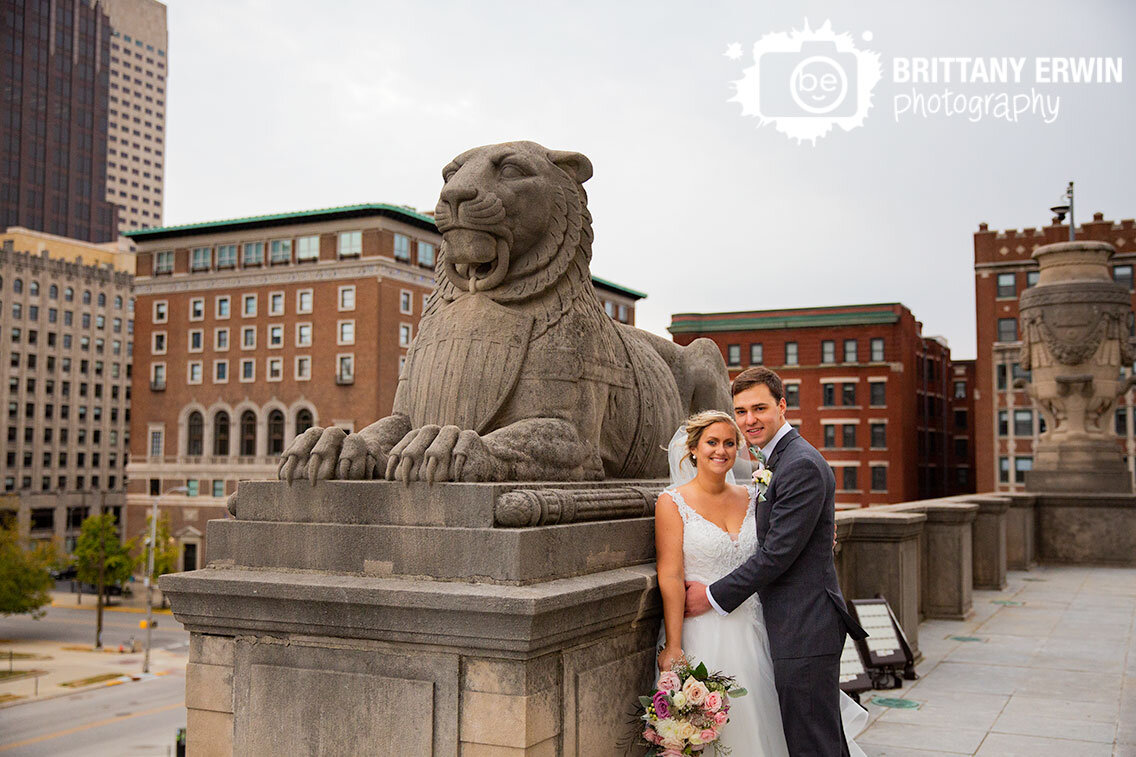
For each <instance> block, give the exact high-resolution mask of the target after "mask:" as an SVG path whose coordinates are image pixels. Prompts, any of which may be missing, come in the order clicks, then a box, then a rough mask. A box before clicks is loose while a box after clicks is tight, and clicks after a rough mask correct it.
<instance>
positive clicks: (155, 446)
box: [150, 428, 162, 458]
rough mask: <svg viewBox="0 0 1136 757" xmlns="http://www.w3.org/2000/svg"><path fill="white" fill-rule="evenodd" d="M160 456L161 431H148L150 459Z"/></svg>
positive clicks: (156, 429)
mask: <svg viewBox="0 0 1136 757" xmlns="http://www.w3.org/2000/svg"><path fill="white" fill-rule="evenodd" d="M161 456H162V430H161V429H158V428H155V429H150V457H152V458H153V457H161Z"/></svg>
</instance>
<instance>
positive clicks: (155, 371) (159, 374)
mask: <svg viewBox="0 0 1136 757" xmlns="http://www.w3.org/2000/svg"><path fill="white" fill-rule="evenodd" d="M64 360H65V361H66V358H64ZM63 385H64V386H63V388H64V393H63V396H64V397H66V396H67V391H66V390H67V382H66V381H64V382H63ZM150 388H151V389H153V390H155V391H161V390H163V389H165V388H166V364H165V363H151V364H150ZM63 407H67V406H66V405H64V406H63ZM63 417H65V418H66V417H67V416H63Z"/></svg>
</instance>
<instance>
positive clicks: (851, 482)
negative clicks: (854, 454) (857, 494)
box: [841, 465, 857, 491]
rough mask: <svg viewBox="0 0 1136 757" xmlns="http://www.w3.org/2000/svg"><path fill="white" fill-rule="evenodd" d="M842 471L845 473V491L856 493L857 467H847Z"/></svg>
mask: <svg viewBox="0 0 1136 757" xmlns="http://www.w3.org/2000/svg"><path fill="white" fill-rule="evenodd" d="M841 471H842V472H843V474H842V475H841V479H842V480H841V483H842V484H843V487H842V488H843V489H844V490H845V491H855V490H856V489H857V486H856V466H854V465H846V466H844V467H843V468H842V469H841Z"/></svg>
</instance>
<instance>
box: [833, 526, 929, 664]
mask: <svg viewBox="0 0 1136 757" xmlns="http://www.w3.org/2000/svg"><path fill="white" fill-rule="evenodd" d="M837 518H838V522H839V521H844V520H850V521H851V522H852V530H851V533H849V534H848V535H847V537H844V538H843V539H842V540H841V544H840V547H841V549H840V553H841V554H840V562H841V566H840V567H841V571H840V573H839V578H840V581H841V589H842V590H843V592H844V596H845V597H846V598H847V599H850V600H851V599H867V598H870V597H875V596H877V595H882V596H883V597H885V598H886V599H887V601H888V604H890V605H891V609H892V610H893V611H894V612H895V614H896V617H897V618H898V619H899V624H900V626H901V627H902V628H903V632H904V634H905V635H906V636H907V640H908V642H910V644H911V648H912V650H914V651H916V652H917V651H918V649H919V606H920V599H919V594H920V586H919V583H920V580H919V573H920V562H921V558H920V548H919V540H920V537H921V535H922V533H923V527H924V524H925V523H926V521H927V516H926V515H925V514H924V513H922V512H878V511H876V508H871V509H868V510H859V511H853V512H849V513H839V514H838V515H837ZM838 530H839V529H838Z"/></svg>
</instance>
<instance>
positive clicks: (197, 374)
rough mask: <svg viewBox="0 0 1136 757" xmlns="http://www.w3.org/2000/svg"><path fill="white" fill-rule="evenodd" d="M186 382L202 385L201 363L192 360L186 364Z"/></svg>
mask: <svg viewBox="0 0 1136 757" xmlns="http://www.w3.org/2000/svg"><path fill="white" fill-rule="evenodd" d="M186 381H187V382H189V383H190V384H200V383H201V361H200V360H191V361H189V363H187V364H186Z"/></svg>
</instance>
